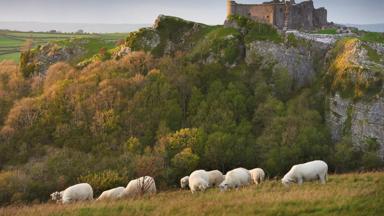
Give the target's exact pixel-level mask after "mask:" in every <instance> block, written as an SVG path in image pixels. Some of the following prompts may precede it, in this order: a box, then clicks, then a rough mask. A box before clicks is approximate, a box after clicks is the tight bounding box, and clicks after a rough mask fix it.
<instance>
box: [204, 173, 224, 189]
mask: <svg viewBox="0 0 384 216" xmlns="http://www.w3.org/2000/svg"><path fill="white" fill-rule="evenodd" d="M207 174H208V183H209V187H215V186H216V187H218V186H219V185H220V184H221V182H223V181H224V175H223V173H222V172H220V171H219V170H212V171H208V172H207Z"/></svg>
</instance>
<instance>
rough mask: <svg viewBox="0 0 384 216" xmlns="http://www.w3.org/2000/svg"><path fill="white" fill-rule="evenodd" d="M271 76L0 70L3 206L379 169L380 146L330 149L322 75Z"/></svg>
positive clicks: (146, 57) (133, 61) (187, 64)
mask: <svg viewBox="0 0 384 216" xmlns="http://www.w3.org/2000/svg"><path fill="white" fill-rule="evenodd" d="M220 46H225V44H224V45H223V44H222V45H220ZM197 56H198V55H197ZM255 58H261V57H257V56H255ZM254 62H261V61H259V60H257V59H256V60H255V61H254ZM273 65H274V63H273V62H271V63H270V64H261V63H260V64H258V63H255V64H251V65H249V64H248V65H247V64H245V63H244V62H243V61H239V62H238V63H237V64H236V66H231V67H228V66H225V64H221V63H202V62H200V61H198V59H196V57H195V58H194V59H191V58H190V56H188V55H186V53H184V52H177V53H175V54H173V55H169V56H168V55H164V56H160V57H155V56H153V55H152V54H150V53H147V52H144V51H137V52H132V53H130V54H128V55H127V56H125V57H123V58H121V59H118V60H105V61H97V62H94V63H91V64H89V65H88V66H86V67H84V68H76V67H74V66H73V65H71V64H69V63H64V62H61V63H57V64H54V65H52V66H51V67H50V68H49V69H48V71H47V72H46V74H45V75H44V76H43V75H39V74H28V76H26V75H25V74H23V73H22V72H21V70H20V68H19V66H18V65H16V64H15V63H13V62H7V61H4V62H1V63H0V152H1V157H0V170H1V172H0V203H1V204H9V203H18V202H24V201H27V202H39V201H46V200H47V199H48V198H49V194H50V193H51V192H53V191H56V190H60V189H64V188H65V187H67V186H68V185H71V184H74V183H78V182H88V183H90V184H91V185H92V186H93V188H94V190H95V195H98V194H100V192H102V191H103V190H105V189H109V188H111V187H115V186H125V185H126V184H127V182H128V181H129V180H130V179H132V178H135V177H138V176H143V175H151V176H153V177H155V179H156V184H157V185H158V187H159V188H160V190H164V189H167V188H174V187H177V186H178V181H179V178H180V177H183V176H185V175H188V174H189V173H190V172H191V171H193V170H195V169H200V168H201V169H207V170H208V169H219V170H221V171H222V172H225V171H227V170H229V169H232V168H235V167H239V166H241V167H245V168H254V167H262V168H263V169H264V170H265V171H266V172H267V175H268V176H269V177H270V178H273V177H275V176H282V175H283V174H284V173H285V172H287V171H288V170H289V168H290V167H291V166H292V165H293V164H296V163H302V162H306V161H309V160H314V159H322V160H325V161H327V162H328V164H329V166H330V169H331V171H332V172H333V171H336V172H338V173H340V172H348V171H352V170H359V169H365V170H369V169H375V168H377V167H378V166H380V165H382V162H381V161H380V159H379V158H378V156H377V154H376V150H377V146H375V145H374V144H372V145H368V146H369V147H368V148H367V149H365V150H364V151H362V150H361V149H354V148H353V146H352V144H351V140H350V138H349V137H348V136H346V137H345V138H344V139H343V140H342V141H341V142H339V143H336V144H335V143H332V141H331V137H330V132H329V129H328V128H327V126H326V122H325V115H326V113H327V110H326V91H325V90H324V87H323V86H324V85H323V83H324V80H323V74H324V73H323V72H322V71H320V70H321V68H320V69H319V73H318V74H319V76H318V77H317V78H316V80H314V81H313V83H312V85H309V86H307V87H302V88H297V87H296V85H295V83H294V80H293V78H292V77H290V75H289V73H288V72H287V70H285V69H280V70H272V68H273Z"/></svg>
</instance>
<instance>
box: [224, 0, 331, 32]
mask: <svg viewBox="0 0 384 216" xmlns="http://www.w3.org/2000/svg"><path fill="white" fill-rule="evenodd" d="M231 15H240V16H245V17H249V18H251V19H253V20H255V21H258V22H265V23H269V24H271V25H274V26H276V27H277V28H279V29H284V30H288V29H298V30H311V29H315V28H322V27H324V26H326V25H327V24H328V21H327V10H326V9H325V8H318V9H315V7H314V5H313V1H312V0H306V1H304V2H301V3H298V4H296V3H295V1H294V0H290V1H289V0H273V1H271V2H264V3H262V4H238V3H236V2H235V1H230V0H227V16H228V17H229V16H231Z"/></svg>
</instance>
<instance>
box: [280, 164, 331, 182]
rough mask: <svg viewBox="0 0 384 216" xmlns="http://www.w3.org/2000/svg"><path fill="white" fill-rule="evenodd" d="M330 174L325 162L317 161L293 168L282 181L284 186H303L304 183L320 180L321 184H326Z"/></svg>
mask: <svg viewBox="0 0 384 216" xmlns="http://www.w3.org/2000/svg"><path fill="white" fill-rule="evenodd" d="M327 173H328V165H327V163H325V162H324V161H321V160H316V161H311V162H308V163H304V164H297V165H294V166H292V168H291V170H289V172H288V173H287V174H285V176H284V178H283V179H281V182H282V183H283V185H285V186H288V185H289V184H290V183H294V182H296V183H298V184H299V185H301V184H302V183H303V181H312V180H320V183H321V184H325V182H326V179H327V175H328V174H327Z"/></svg>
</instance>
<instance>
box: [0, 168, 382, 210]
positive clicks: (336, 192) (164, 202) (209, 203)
mask: <svg viewBox="0 0 384 216" xmlns="http://www.w3.org/2000/svg"><path fill="white" fill-rule="evenodd" d="M383 189H384V174H383V173H366V174H348V175H337V176H331V177H330V178H329V183H328V184H326V185H319V184H317V183H308V184H305V185H304V186H302V187H297V186H294V187H291V188H284V187H283V186H282V185H281V184H280V182H275V181H268V182H266V183H264V184H262V185H260V186H251V187H249V188H245V189H241V190H238V191H230V192H225V193H223V192H219V191H218V189H211V190H209V191H207V192H205V193H201V194H195V195H192V194H191V193H190V192H189V191H169V192H160V193H159V194H157V195H156V196H153V197H145V198H140V199H134V200H124V201H116V202H110V203H107V202H105V203H104V202H101V203H83V204H74V205H70V206H63V205H57V204H43V205H32V206H19V207H9V208H5V209H0V214H1V215H4V216H7V215H12V216H22V215H51V216H53V215H111V216H112V215H255V214H257V215H266V216H267V215H286V216H289V215H319V216H320V215H338V216H343V215H345V216H354V215H381V214H382V212H383V211H384V207H383V205H382V203H383V202H384V192H383V191H384V190H383Z"/></svg>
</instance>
